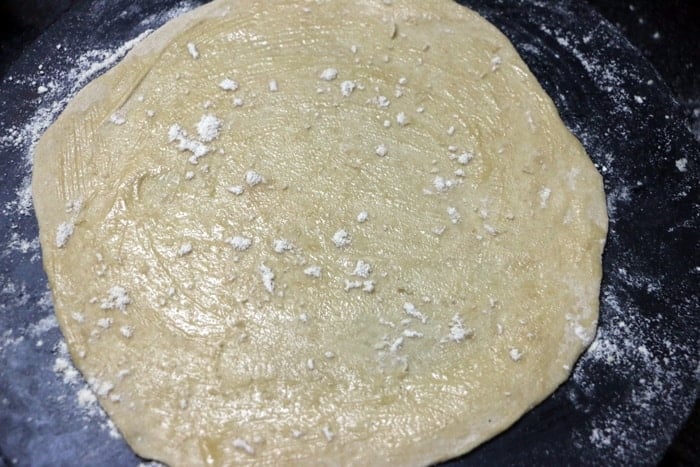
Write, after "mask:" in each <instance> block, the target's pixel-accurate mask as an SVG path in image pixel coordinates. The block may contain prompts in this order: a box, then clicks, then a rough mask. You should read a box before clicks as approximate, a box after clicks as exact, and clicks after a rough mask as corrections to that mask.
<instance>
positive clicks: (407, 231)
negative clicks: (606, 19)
mask: <svg viewBox="0 0 700 467" xmlns="http://www.w3.org/2000/svg"><path fill="white" fill-rule="evenodd" d="M33 189H34V195H35V205H36V212H37V216H38V219H39V222H40V227H41V243H42V247H43V253H44V262H45V267H46V270H47V273H48V276H49V280H50V283H51V286H52V290H53V292H54V300H55V305H56V313H57V315H58V319H59V322H60V325H61V329H62V331H63V333H64V335H65V337H66V340H67V342H68V345H69V348H70V350H71V354H72V356H73V358H74V361H75V363H76V365H77V366H78V368H79V369H80V370H81V371H82V372H83V374H84V375H85V376H86V378H87V379H88V381H89V382H90V383H91V384H92V387H93V389H94V390H95V392H96V393H97V394H98V396H99V400H100V403H101V404H102V406H103V407H104V408H105V409H106V411H107V413H108V414H109V415H110V417H111V418H112V420H113V421H114V422H115V423H116V425H117V427H118V428H119V430H120V431H121V433H122V434H123V435H124V437H125V438H126V440H127V441H128V443H129V444H130V445H131V446H132V447H133V449H134V450H135V451H136V452H137V453H138V454H140V455H142V456H144V457H147V458H154V459H157V460H160V461H163V462H166V463H168V464H171V465H188V466H190V465H206V464H208V463H210V462H212V463H213V464H214V465H233V464H239V463H246V462H258V463H266V464H270V465H272V464H274V465H276V464H279V463H290V464H300V463H301V464H315V463H318V464H322V463H330V464H333V463H338V464H347V465H365V464H371V465H374V464H378V463H387V464H392V465H398V464H426V463H430V462H435V461H438V460H441V459H446V458H450V457H453V456H457V455H459V454H461V453H464V452H466V451H468V450H470V449H472V448H473V447H475V446H476V445H478V444H479V443H481V442H483V441H484V440H486V439H488V438H490V437H492V436H494V435H495V434H497V433H498V432H500V431H502V430H504V429H505V428H507V427H508V426H509V425H511V424H512V423H513V422H514V421H515V420H516V419H518V417H520V416H521V415H522V414H523V413H524V412H525V411H527V410H528V409H529V408H531V407H532V406H533V405H535V404H537V403H538V402H539V401H541V400H542V399H543V398H545V397H546V396H547V395H548V394H550V393H551V392H552V391H553V390H554V389H555V388H556V387H557V386H558V385H559V384H560V383H561V382H562V381H564V380H565V379H566V378H567V376H568V374H569V370H570V367H571V365H572V364H573V363H574V361H575V360H576V358H577V357H578V355H579V354H580V352H582V350H583V349H584V348H585V346H586V345H587V344H588V343H589V341H590V340H591V338H592V337H593V335H594V332H595V323H596V319H597V308H598V293H599V284H600V278H601V251H602V247H603V242H604V238H605V235H606V228H607V218H606V212H605V200H604V194H603V189H602V183H601V177H600V176H599V174H598V173H597V172H596V170H595V169H594V167H593V164H592V163H591V161H590V160H589V158H588V157H587V155H586V154H585V152H584V150H583V149H582V147H581V145H580V144H579V142H578V141H577V140H576V139H575V138H574V137H573V136H572V135H571V134H570V133H569V131H568V130H567V129H566V128H565V127H564V125H563V124H562V122H561V121H560V119H559V117H558V115H557V112H556V109H555V108H554V106H553V105H552V103H551V101H550V99H549V98H548V97H547V96H546V94H545V93H544V92H543V91H542V89H541V88H540V87H539V85H538V84H537V82H536V81H535V80H534V78H533V77H532V75H531V73H530V72H529V70H528V69H527V67H526V66H525V64H524V63H523V62H522V61H521V59H520V58H519V57H518V55H517V54H516V52H515V50H514V49H513V47H512V46H511V45H510V44H509V42H508V41H507V39H506V38H505V37H504V36H503V35H501V34H500V33H499V32H498V31H497V30H496V29H495V28H494V27H493V26H491V25H490V24H488V23H487V22H486V21H485V20H483V19H482V18H480V17H479V16H477V15H476V14H475V13H473V12H471V11H470V10H468V9H466V8H464V7H461V6H459V5H457V4H455V3H452V2H451V1H438V0H431V1H423V0H420V1H419V0H412V1H398V0H394V1H393V2H390V4H388V5H387V4H385V2H382V1H368V0H365V1H360V2H355V1H352V2H351V1H335V2H302V1H289V2H282V3H279V2H273V1H271V0H270V1H267V0H260V1H251V0H238V1H230V0H217V1H215V2H213V3H211V4H208V5H206V6H204V7H201V8H199V9H197V10H195V11H193V12H191V13H189V14H186V15H184V16H183V17H181V18H178V19H176V20H174V21H172V22H170V23H169V24H167V25H166V26H165V27H163V28H161V29H159V30H158V31H156V32H154V33H153V34H152V35H151V36H150V37H148V38H147V39H145V40H144V41H143V42H142V43H141V44H139V45H138V46H137V47H136V48H135V49H134V50H133V51H132V52H131V53H130V54H129V55H128V56H127V57H126V58H125V59H124V60H123V62H122V63H120V64H119V65H117V66H116V67H115V68H114V69H113V70H111V71H110V72H108V73H107V74H105V75H104V76H103V77H101V78H99V79H97V80H95V81H94V82H92V83H91V84H90V85H88V86H87V87H86V88H85V89H84V90H83V91H82V92H81V93H80V94H79V95H78V96H76V98H75V99H74V100H73V101H72V102H71V103H70V104H69V106H68V108H67V109H66V110H65V112H64V113H63V114H62V115H61V116H60V118H59V119H58V120H57V122H56V123H55V124H54V125H53V126H52V127H51V128H50V129H49V130H48V131H47V132H46V134H45V136H44V137H43V138H42V140H41V141H40V144H39V145H38V148H37V151H36V163H35V174H34V181H33Z"/></svg>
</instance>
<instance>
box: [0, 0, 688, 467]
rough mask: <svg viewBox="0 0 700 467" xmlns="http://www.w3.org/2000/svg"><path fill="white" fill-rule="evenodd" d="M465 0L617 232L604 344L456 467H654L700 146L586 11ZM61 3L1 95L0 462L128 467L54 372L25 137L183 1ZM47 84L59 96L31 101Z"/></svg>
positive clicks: (684, 391)
mask: <svg viewBox="0 0 700 467" xmlns="http://www.w3.org/2000/svg"><path fill="white" fill-rule="evenodd" d="M40 3H41V2H40ZM465 3H466V4H468V5H469V6H471V7H472V8H474V9H475V10H477V11H478V12H480V13H481V14H483V15H484V16H485V17H486V18H487V19H489V20H490V21H491V22H493V23H494V24H495V25H496V26H498V27H499V28H500V29H501V31H503V32H504V33H505V34H506V35H507V36H508V37H509V38H510V39H511V41H512V42H513V43H514V45H515V46H516V48H517V49H518V51H519V52H520V53H521V55H522V57H523V58H524V59H525V61H526V62H527V63H528V65H529V66H530V68H531V69H532V71H533V72H534V74H535V75H536V76H537V77H538V79H539V80H540V82H541V83H542V86H543V87H544V88H545V90H546V91H547V92H548V94H549V95H550V96H551V97H552V99H553V100H554V102H555V104H556V105H557V107H558V109H559V111H560V113H561V116H562V119H563V120H564V122H565V123H566V124H567V126H568V127H569V128H571V129H572V131H573V132H574V133H575V134H576V135H577V136H578V137H579V139H580V140H581V141H582V143H583V144H584V146H585V147H586V150H587V151H588V153H589V154H590V155H591V157H592V158H593V160H594V161H595V162H596V164H597V165H598V167H599V170H600V171H601V173H602V174H603V176H604V178H605V188H606V194H607V196H608V207H609V214H610V235H609V237H608V244H607V247H606V251H605V256H604V278H603V286H602V294H601V318H600V330H599V335H598V338H597V341H596V343H595V344H594V348H593V349H592V350H591V351H589V352H588V353H587V354H585V355H584V356H583V357H582V358H581V360H580V361H579V362H578V364H577V366H576V368H575V370H574V374H573V376H572V378H571V379H570V380H569V381H567V382H566V383H565V384H564V385H563V386H562V387H560V388H559V389H558V390H557V391H556V392H555V393H554V394H553V395H552V396H551V397H550V398H548V399H547V400H546V401H545V402H544V403H542V404H541V405H540V406H538V407H536V408H535V409H534V410H532V411H531V412H529V413H528V414H526V415H525V416H524V417H523V418H522V419H521V420H520V421H519V422H517V423H516V424H515V425H514V426H513V427H512V428H511V429H509V430H508V431H506V432H505V433H503V434H502V435H500V436H498V437H496V438H495V439H493V440H492V441H490V442H488V443H486V444H484V445H483V446H481V447H479V448H478V449H476V450H475V451H473V452H472V453H470V454H468V455H467V456H464V457H463V458H461V459H458V460H455V461H453V463H454V464H455V465H579V464H586V465H609V464H613V465H618V464H654V463H656V462H658V461H659V460H661V458H662V457H663V455H664V453H665V452H666V451H667V448H668V446H669V445H670V444H671V442H672V439H673V437H674V435H675V434H676V432H677V430H678V429H679V428H680V427H681V425H682V424H683V422H684V420H685V419H686V417H687V416H688V413H689V411H690V409H691V407H692V405H693V403H694V402H695V400H696V397H697V391H698V375H697V373H696V372H697V368H698V352H699V349H698V341H699V338H700V327H699V325H700V319H699V317H698V285H697V284H698V280H699V278H700V269H699V266H700V261H698V259H699V258H698V255H697V250H698V246H697V244H698V235H697V232H698V223H699V222H698V216H699V214H698V185H699V184H698V182H699V179H698V175H699V174H698V167H697V166H698V164H699V163H700V148H699V147H698V144H697V143H696V142H695V141H694V140H693V137H692V135H691V133H690V132H689V131H688V129H687V127H686V125H685V118H686V117H685V116H684V114H683V110H682V108H681V107H680V106H679V104H678V103H677V102H676V100H675V99H674V98H673V93H672V92H671V90H670V89H669V88H668V87H667V85H666V84H665V83H666V82H667V80H665V79H664V78H663V77H662V76H660V75H658V74H657V73H656V71H655V70H654V69H653V68H651V66H650V65H649V63H648V62H647V61H646V59H645V58H644V57H643V55H642V54H641V53H640V51H639V50H638V49H636V48H634V47H633V46H632V45H631V44H630V43H629V42H628V41H627V40H626V39H625V38H624V37H623V36H622V35H621V34H620V32H619V30H618V29H617V28H615V27H614V26H612V25H611V24H610V23H608V22H606V21H604V20H603V18H602V17H601V16H599V15H598V14H597V13H596V12H595V10H594V9H593V8H591V6H590V5H589V4H586V3H585V2H581V1H575V0H571V1H565V0H564V1H556V2H538V1H535V0H503V1H498V2H496V1H487V0H469V1H466V2H465ZM593 3H602V2H593ZM56 4H60V5H61V6H63V7H65V8H66V11H65V13H64V14H63V15H61V16H60V17H59V18H58V20H57V21H56V22H55V24H53V25H51V26H49V27H48V29H46V31H45V32H44V33H43V35H42V36H41V37H40V38H39V39H38V41H37V42H35V43H34V44H32V45H31V46H30V47H28V48H25V49H23V50H22V52H21V53H20V55H19V57H18V59H17V60H16V61H15V62H14V63H13V64H12V65H11V66H10V67H9V68H8V69H7V74H6V76H5V77H4V80H3V82H2V87H1V88H0V102H1V103H2V106H1V107H0V125H1V127H0V128H1V130H2V132H1V133H0V173H2V174H3V175H2V177H3V178H2V180H3V183H2V186H0V210H1V211H2V216H1V217H0V465H1V464H2V463H3V462H4V463H7V464H9V465H12V464H18V465H128V466H135V465H136V464H138V463H139V462H140V460H139V459H138V458H137V457H136V456H134V454H133V453H132V452H131V451H130V449H129V448H128V447H127V446H126V444H125V443H124V442H123V440H121V439H118V438H114V437H112V436H110V429H109V426H108V424H107V422H106V419H105V418H104V417H102V416H101V415H100V414H95V413H92V412H90V411H86V409H85V408H83V407H81V406H80V405H79V404H78V403H77V398H76V394H77V392H78V391H79V390H80V389H82V388H83V387H84V383H83V382H82V381H78V382H77V383H76V382H69V383H66V382H64V380H63V376H62V375H60V374H57V373H56V372H55V371H54V365H55V364H56V361H57V357H60V355H61V352H60V348H59V346H58V342H59V340H60V333H59V331H58V329H57V328H56V327H55V322H52V321H51V319H50V318H49V317H50V316H51V315H52V313H53V310H52V307H51V303H50V296H49V295H48V292H47V284H46V277H45V275H44V272H43V270H42V267H41V261H40V252H39V250H38V245H37V243H36V238H37V227H36V221H35V219H34V217H33V212H32V211H31V207H30V205H29V204H28V203H27V198H26V195H27V191H26V189H23V188H26V183H27V181H28V180H29V179H28V175H29V174H30V171H31V165H30V163H28V161H27V154H28V153H29V148H30V145H31V143H32V140H33V139H34V138H35V137H36V136H37V134H38V132H39V130H40V129H41V128H42V125H43V124H44V123H48V121H49V120H50V119H51V117H52V116H54V115H55V112H56V110H57V109H60V108H61V107H62V106H63V105H64V104H65V102H64V99H65V98H66V97H67V96H68V95H70V94H71V93H72V92H74V91H75V90H76V88H79V87H80V86H81V85H84V84H85V83H84V82H82V81H81V79H82V78H83V77H85V73H82V74H79V73H70V70H76V69H78V68H80V67H82V68H80V70H82V71H85V69H86V68H89V65H90V63H102V64H105V63H107V62H109V57H110V56H111V54H110V52H111V51H113V50H116V49H118V48H119V47H120V46H122V44H124V43H125V42H126V41H128V40H131V39H133V38H134V37H136V36H137V35H138V34H140V33H141V32H142V31H144V30H145V29H148V28H154V27H157V26H158V25H159V24H160V23H161V22H162V21H164V19H165V17H164V16H163V12H166V11H171V10H172V8H173V7H176V6H181V5H184V3H182V2H176V1H172V0H149V1H142V2H131V1H128V0H114V1H111V2H107V1H104V0H103V1H98V0H95V1H81V2H77V3H76V2H69V1H68V2H66V1H64V2H56ZM647 20H648V21H649V19H647ZM59 44H60V48H57V46H58V45H59ZM96 50H100V51H105V52H104V54H102V55H101V54H100V53H99V52H95V51H96ZM91 51H92V52H91ZM456 53H458V51H456ZM81 60H83V61H81ZM40 64H41V65H42V68H41V69H39V65H40ZM94 70H95V71H96V73H99V72H100V71H101V70H102V68H101V67H94ZM55 77H60V79H59V80H56V78H55ZM52 81H53V82H54V84H55V86H48V84H50V83H51V82H52ZM681 81H682V80H681ZM673 84H674V85H678V83H677V82H673ZM681 84H682V83H681ZM40 85H47V87H48V88H49V91H48V92H47V93H45V94H41V95H40V94H38V93H37V89H38V86H40ZM37 111H38V113H37ZM683 160H685V164H684V163H683ZM687 461H688V462H692V461H693V460H692V459H690V460H687ZM695 461H696V462H697V459H695Z"/></svg>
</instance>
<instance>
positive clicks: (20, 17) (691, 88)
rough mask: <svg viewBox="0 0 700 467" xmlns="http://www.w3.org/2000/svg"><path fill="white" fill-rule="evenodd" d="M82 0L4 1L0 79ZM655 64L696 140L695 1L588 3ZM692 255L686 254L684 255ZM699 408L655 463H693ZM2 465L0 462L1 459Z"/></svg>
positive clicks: (699, 114) (698, 32)
mask: <svg viewBox="0 0 700 467" xmlns="http://www.w3.org/2000/svg"><path fill="white" fill-rule="evenodd" d="M80 1H81V0H31V1H29V0H4V1H3V2H2V3H0V18H1V19H0V23H1V24H0V26H1V27H0V78H2V77H3V76H4V74H5V72H6V70H7V68H8V66H9V64H10V63H12V62H13V61H14V60H15V59H16V58H17V57H19V56H20V55H21V54H22V51H23V49H24V47H25V46H26V45H27V44H29V43H31V42H32V41H33V40H34V39H35V38H36V37H37V36H38V35H39V34H40V33H41V32H42V31H43V30H44V29H45V28H46V27H48V26H49V25H50V24H52V23H53V22H54V21H55V20H56V18H57V17H59V16H60V15H61V14H62V13H63V12H65V11H67V10H68V9H69V8H71V7H72V6H73V5H74V4H77V3H80ZM588 2H589V3H590V4H591V5H592V6H593V7H594V8H596V9H597V10H598V11H599V12H600V13H601V14H602V15H603V16H604V17H605V18H606V19H608V20H610V21H611V22H612V23H614V24H616V25H617V26H618V28H619V29H620V31H622V32H623V33H624V35H625V36H626V37H627V38H628V39H629V41H630V42H631V43H632V44H633V45H634V46H636V47H637V48H638V49H639V50H640V52H641V53H642V54H643V55H644V56H645V57H646V58H647V59H648V60H649V61H650V62H651V63H652V64H653V65H654V67H655V68H656V69H657V70H658V72H659V73H660V75H661V76H662V77H663V78H664V79H665V80H666V82H667V84H668V85H669V86H670V87H671V89H672V91H673V93H674V95H675V97H676V99H677V100H678V101H679V102H680V104H681V105H682V106H683V108H684V114H685V116H686V120H687V125H688V127H689V128H690V129H691V130H692V131H693V133H694V135H695V138H696V140H698V141H700V47H698V39H697V38H699V37H700V2H697V3H693V4H692V5H691V2H690V1H688V0H664V1H654V0H645V1H631V2H619V1H612V0H588ZM689 253H691V252H689ZM699 438H700V410H699V408H698V404H697V403H696V405H695V410H694V411H693V414H692V415H691V417H690V419H689V420H688V422H687V423H686V425H685V426H684V428H683V429H682V430H681V431H680V433H679V434H678V436H677V437H676V439H675V441H674V443H673V444H672V445H671V447H670V448H669V449H668V451H667V453H666V455H665V457H664V458H663V460H662V462H661V464H660V465H662V466H675V465H698V463H700V447H699V446H698V445H697V443H696V441H697V440H698V439H699ZM0 465H2V459H0Z"/></svg>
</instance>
